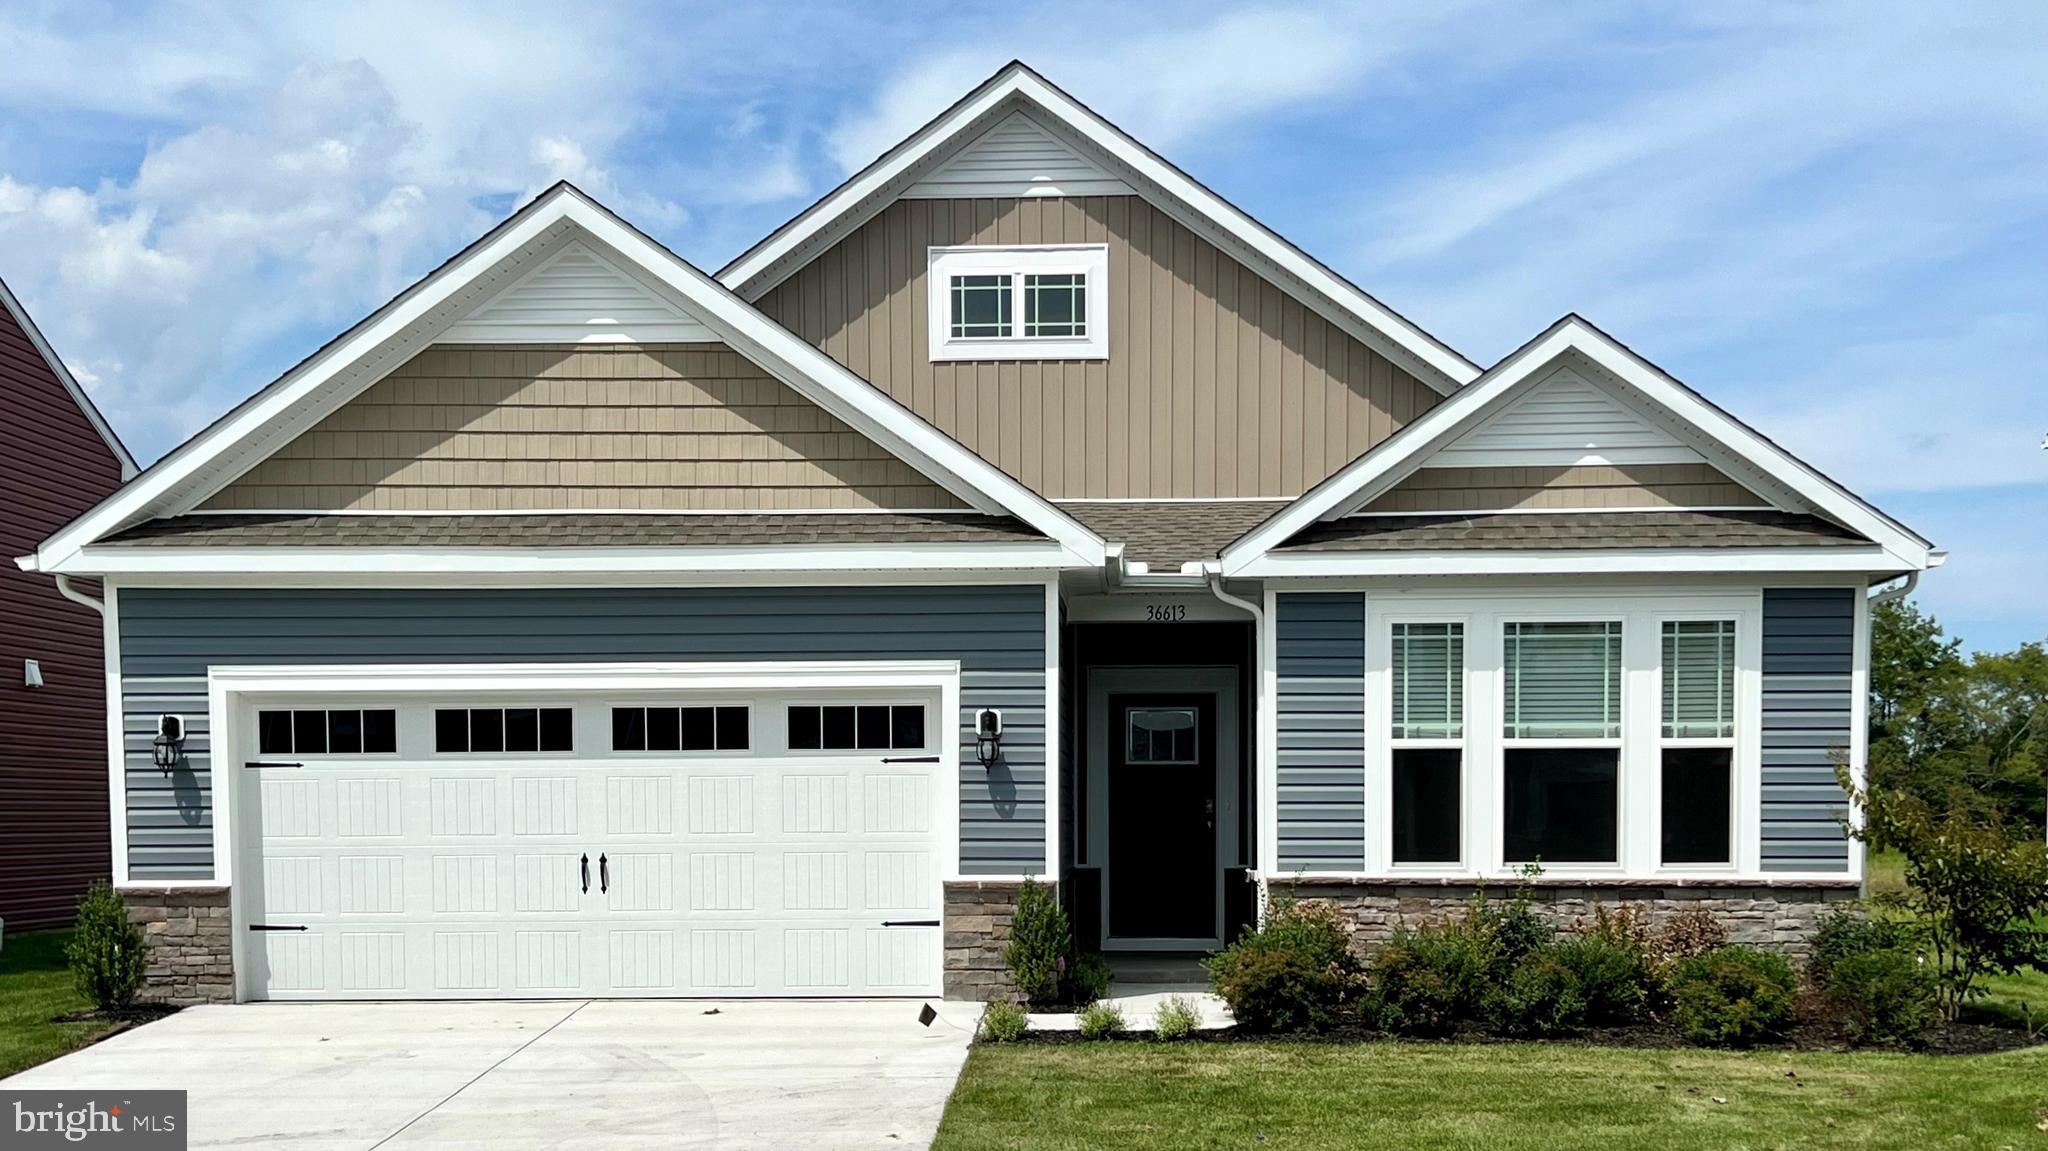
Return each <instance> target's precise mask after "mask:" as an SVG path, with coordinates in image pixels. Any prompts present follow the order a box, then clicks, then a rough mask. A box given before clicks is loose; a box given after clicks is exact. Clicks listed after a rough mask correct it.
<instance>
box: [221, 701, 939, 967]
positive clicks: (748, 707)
mask: <svg viewBox="0 0 2048 1151" xmlns="http://www.w3.org/2000/svg"><path fill="white" fill-rule="evenodd" d="M942 704H943V701H942V699H941V698H940V697H939V695H938V693H936V692H920V691H907V692H905V691H899V692H872V691H870V692H865V693H861V694H851V695H850V694H845V693H841V694H836V695H831V696H817V695H791V694H778V695H773V696H750V697H731V696H726V697H708V696H697V695H692V696H681V697H679V696H677V695H675V694H669V695H666V696H663V695H660V694H647V695H641V696H632V697H627V698H618V697H613V698H591V697H587V696H583V697H579V696H561V697H554V698H550V697H546V696H542V697H538V698H536V697H531V696H529V697H527V698H523V699H505V698H490V697H468V698H464V697H456V698H452V699H451V698H437V699H433V700H431V701H425V700H408V701H401V702H393V701H391V700H389V699H381V700H380V699H379V698H377V697H376V696H374V695H368V694H363V695H357V694H350V695H347V696H339V695H328V696H323V697H318V698H303V697H302V698H268V699H251V700H248V701H246V702H243V703H241V704H240V705H238V707H237V709H236V711H235V713H234V714H235V715H236V716H237V726H238V728H239V732H238V736H237V738H236V739H235V743H236V744H237V745H238V746H240V747H242V748H243V749H244V750H245V753H246V754H245V756H244V757H243V759H242V760H241V762H240V763H238V764H237V765H236V767H237V768H238V773H239V775H240V777H241V780H240V790H239V792H238V798H239V802H238V807H239V815H238V818H237V823H238V825H239V830H240V833H241V834H240V843H241V845H242V846H241V854H240V858H241V860H242V863H241V867H242V872H241V878H240V880H239V882H238V883H237V884H236V889H237V890H236V898H237V901H238V903H239V904H240V910H239V912H238V916H239V919H240V920H241V924H242V939H243V943H244V946H243V948H242V954H241V958H240V963H241V966H242V970H243V977H242V978H243V989H244V994H245V995H247V996H248V997H250V998H259V999H359V998H360V999H392V998H485V997H507V996H513V997H539V998H545V997H565V996H586V995H589V996H711V997H732V996H885V995H936V994H938V993H939V984H940V970H939V968H940V928H939V917H940V891H941V880H942V878H943V876H944V869H945V867H946V866H947V865H948V861H949V859H950V857H949V856H948V855H946V854H945V853H944V852H943V851H942V850H941V848H942V846H943V845H945V844H946V842H947V840H948V839H949V838H950V837H951V836H953V835H954V831H953V826H954V821H953V819H952V818H951V817H950V812H949V811H948V809H947V807H946V804H948V803H950V801H951V800H950V797H951V795H952V794H953V793H952V792H951V790H950V789H948V788H947V787H945V786H944V784H945V781H946V778H947V777H946V775H945V774H944V773H945V772H946V771H948V770H950V769H949V767H948V765H949V764H950V763H951V762H953V760H952V757H951V756H949V755H942V754H941V749H940V747H939V744H940V743H941V742H942V738H943V736H945V735H949V734H950V732H951V724H950V722H941V721H940V715H941V713H940V708H941V706H942Z"/></svg>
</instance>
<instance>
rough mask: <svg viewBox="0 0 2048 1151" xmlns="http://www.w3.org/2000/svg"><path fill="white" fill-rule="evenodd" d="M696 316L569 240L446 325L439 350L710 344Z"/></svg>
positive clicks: (712, 337) (580, 243)
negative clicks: (484, 346) (504, 346)
mask: <svg viewBox="0 0 2048 1151" xmlns="http://www.w3.org/2000/svg"><path fill="white" fill-rule="evenodd" d="M716 339H718V336H717V335H716V334H715V333H714V332H712V330H711V329H710V328H707V327H705V326H704V324H703V322H702V321H700V320H698V319H697V318H696V317H695V316H692V315H690V314H688V313H687V312H684V311H683V310H682V309H681V308H678V307H676V306H675V305H674V304H672V303H670V302H669V301H668V300H667V299H666V298H664V297H663V296H661V295H660V294H659V293H657V292H656V291H655V290H654V289H653V288H650V287H648V286H647V285H646V284H644V283H642V282H640V280H639V279H637V278H635V277H634V276H632V275H630V274H628V273H627V272H626V271H625V270H624V269H622V268H620V267H619V266H618V265H616V264H614V263H612V262H611V261H610V260H607V259H605V258H604V257H603V256H601V255H599V254H598V253H597V251H596V250H595V249H593V248H592V247H591V246H590V245H589V244H586V243H584V242H583V241H581V240H575V241H571V242H570V243H568V244H566V245H564V246H563V248H562V250H561V251H559V252H556V253H555V254H554V255H553V256H551V257H549V258H548V259H547V260H546V261H545V262H543V263H542V264H541V266H540V267H538V268H535V269H534V270H533V271H531V272H529V273H527V274H526V276H525V277H524V278H522V279H520V280H519V281H518V282H516V283H513V284H511V285H509V286H507V287H506V288H505V290H503V291H501V292H499V293H498V294H497V295H496V296H493V297H491V299H490V300H488V301H486V302H485V303H484V304H483V305H482V306H480V307H478V308H477V309H476V310H475V311H473V312H471V313H470V314H469V315H467V316H465V317H463V318H462V319H460V320H458V321H456V322H455V323H454V324H452V325H450V326H449V328H448V330H447V331H444V332H442V333H441V335H440V337H439V338H438V339H437V340H436V342H437V343H443V344H661V343H678V344H680V343H694V342H701V341H712V340H716Z"/></svg>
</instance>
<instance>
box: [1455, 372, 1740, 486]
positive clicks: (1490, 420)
mask: <svg viewBox="0 0 2048 1151" xmlns="http://www.w3.org/2000/svg"><path fill="white" fill-rule="evenodd" d="M1705 461H1706V457H1705V456H1703V455H1701V454H1700V453H1699V452H1698V451H1697V450H1696V449H1694V448H1693V447H1691V446H1690V445H1688V444H1686V443H1685V442H1684V441H1683V440H1682V439H1680V438H1679V437H1678V435H1677V434H1675V433H1674V432H1672V431H1671V430H1670V429H1667V428H1665V427H1662V426H1660V424H1659V423H1658V422H1657V421H1655V420H1653V419H1651V418H1650V417H1649V416H1647V415H1645V414H1644V413H1642V412H1638V411H1636V410H1634V409H1632V408H1631V407H1630V406H1629V405H1628V404H1627V403H1626V402H1624V401H1623V400H1622V399H1621V397H1619V396H1616V395H1614V394H1612V393H1611V392H1609V391H1608V390H1607V389H1605V388H1603V387H1601V386H1600V385H1598V384H1596V383H1593V382H1591V381H1589V380H1587V379H1586V378H1585V376H1584V375H1582V374H1580V373H1578V372H1574V371H1573V370H1572V369H1571V367H1570V366H1569V365H1562V366H1559V367H1558V368H1557V370H1555V371H1553V372H1551V373H1549V374H1548V375H1547V376H1544V377H1543V378H1542V379H1540V380H1537V381H1535V382H1534V383H1532V384H1531V385H1530V386H1529V387H1528V388H1527V390H1525V391H1524V392H1523V393H1522V394H1521V395H1520V396H1519V397H1517V398H1516V399H1514V400H1511V401H1509V402H1508V403H1507V404H1506V405H1505V406H1504V407H1502V408H1501V410H1500V411H1499V412H1497V413H1495V414H1493V415H1491V416H1488V417H1487V418H1486V419H1484V420H1482V421H1480V422H1479V424H1478V425H1477V426H1475V427H1474V428H1473V429H1472V430H1471V431H1468V432H1466V433H1464V434H1463V435H1461V436H1458V437H1457V438H1456V439H1453V440H1451V441H1450V442H1448V443H1446V444H1444V446H1443V447H1441V448H1438V449H1437V450H1436V452H1435V454H1433V455H1431V456H1430V457H1429V458H1428V459H1427V460H1425V461H1423V464H1422V466H1423V467H1426V468H1530V467H1533V468H1542V467H1579V466H1601V465H1628V464H1696V463H1703V462H1705Z"/></svg>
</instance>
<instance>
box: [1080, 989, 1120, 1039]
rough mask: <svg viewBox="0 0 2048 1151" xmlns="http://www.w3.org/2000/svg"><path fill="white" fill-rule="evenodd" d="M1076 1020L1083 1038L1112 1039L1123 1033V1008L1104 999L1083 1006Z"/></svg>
mask: <svg viewBox="0 0 2048 1151" xmlns="http://www.w3.org/2000/svg"><path fill="white" fill-rule="evenodd" d="M1076 1022H1077V1023H1079V1024H1080V1027H1081V1038H1083V1039H1114V1038H1116V1037H1117V1036H1119V1035H1122V1034H1123V1033H1124V1013H1123V1009H1122V1008H1119V1007H1118V1006H1117V1005H1116V1004H1114V1003H1109V1002H1106V1001H1104V1000H1099V999H1098V1000H1096V1001H1095V1002H1093V1003H1090V1004H1089V1005H1088V1006H1086V1007H1083V1008H1082V1009H1081V1014H1080V1016H1079V1018H1078V1019H1077V1020H1076Z"/></svg>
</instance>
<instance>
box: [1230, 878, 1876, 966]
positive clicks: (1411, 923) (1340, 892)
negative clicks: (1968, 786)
mask: <svg viewBox="0 0 2048 1151" xmlns="http://www.w3.org/2000/svg"><path fill="white" fill-rule="evenodd" d="M1479 890H1480V889H1479V885H1477V884H1474V883H1470V882H1464V881H1443V882H1427V881H1424V882H1418V881H1415V880H1371V879H1368V880H1343V879H1329V880H1316V879H1301V880H1287V881H1279V880H1276V881H1275V882H1274V883H1273V884H1272V887H1271V889H1270V891H1269V894H1270V895H1271V896H1276V897H1283V898H1284V897H1288V896H1292V897H1294V898H1298V899H1321V900H1326V901H1328V902H1330V903H1334V904H1336V905H1337V906H1338V907H1339V908H1341V909H1342V910H1343V911H1344V913H1345V914H1346V915H1347V916H1349V917H1350V919H1351V922H1352V924H1353V935H1352V946H1353V947H1354V948H1355V949H1357V950H1359V951H1361V952H1365V951H1370V950H1371V949H1372V948H1374V947H1376V946H1378V945H1379V944H1381V943H1384V942H1385V941H1386V940H1388V939H1389V938H1391V937H1392V936H1393V934H1394V933H1395V932H1396V931H1398V930H1400V929H1401V928H1402V927H1404V926H1406V927H1416V926H1420V925H1422V924H1424V923H1427V922H1435V921H1438V920H1440V919H1442V918H1443V917H1444V916H1445V915H1446V914H1447V913H1450V912H1454V911H1458V910H1462V909H1464V908H1466V907H1469V906H1470V905H1471V902H1472V898H1473V896H1475V895H1477V894H1478V893H1479ZM1486 892H1487V897H1488V898H1489V899H1492V900H1496V901H1502V900H1508V899H1513V898H1515V896H1516V895H1517V894H1518V893H1522V892H1526V893H1527V895H1528V898H1529V902H1530V904H1531V905H1532V906H1533V907H1534V908H1535V909H1536V911H1537V912H1538V913H1539V914H1542V915H1545V916H1547V917H1548V918H1549V919H1550V920H1551V921H1552V922H1553V923H1555V924H1556V925H1557V926H1558V927H1560V928H1568V927H1571V926H1572V925H1573V924H1574V923H1578V922H1590V921H1591V920H1592V918H1593V909H1594V907H1595V906H1596V905H1605V906H1606V907H1608V908H1610V909H1612V908H1615V907H1619V906H1621V905H1623V904H1633V905H1635V906H1637V907H1640V908H1642V910H1643V912H1644V914H1645V915H1646V916H1647V917H1648V919H1649V921H1650V923H1651V924H1652V925H1658V926H1660V925H1662V924H1663V923H1664V922H1665V921H1666V920H1668V919H1670V918H1671V917H1672V916H1674V915H1677V914H1679V913H1680V912H1683V911H1688V910H1692V909H1694V908H1700V909H1704V910H1705V911H1707V912H1709V913H1710V914H1712V915H1713V916H1714V917H1715V918H1716V919H1719V920H1720V921H1721V922H1722V924H1723V925H1725V926H1726V927H1727V928H1728V941H1729V942H1730V943H1746V944H1749V945H1751V946H1754V947H1760V948H1764V949H1767V950H1771V951H1778V952H1782V953H1784V954H1786V955H1793V956H1796V955H1800V954H1803V953H1804V952H1805V951H1806V949H1807V944H1808V941H1809V940H1810V939H1811V937H1812V935H1813V931H1814V928H1815V927H1816V926H1817V925H1818V924H1819V921H1820V916H1821V913H1822V912H1823V911H1825V910H1827V909H1828V908H1829V907H1830V906H1831V905H1835V904H1841V903H1845V902H1849V901H1852V900H1855V899H1856V898H1858V897H1859V896H1860V894H1861V885H1860V884H1858V883H1856V882H1855V881H1853V880H1851V881H1841V882H1827V881H1818V882H1816V881H1810V880H1809V881H1797V882H1794V881H1787V882H1783V883H1778V882H1757V881H1751V882H1746V883H1745V882H1727V883H1723V882H1716V881H1702V880H1685V881H1671V880H1628V881H1616V882H1608V883H1588V882H1585V881H1581V880H1562V879H1557V880H1538V881H1537V882H1535V883H1532V884H1527V885H1522V884H1517V883H1514V882H1507V883H1500V884H1492V885H1489V886H1488V887H1487V889H1486Z"/></svg>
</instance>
